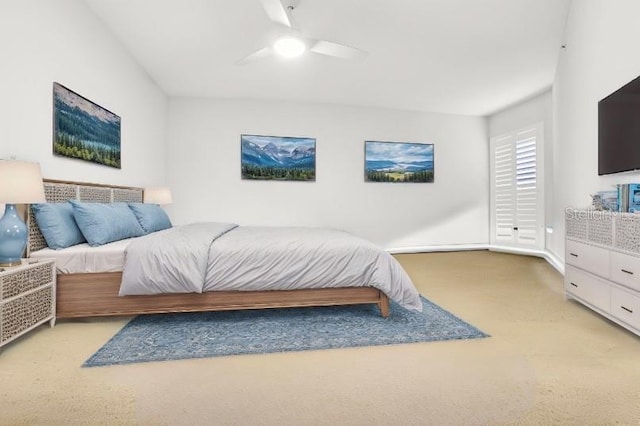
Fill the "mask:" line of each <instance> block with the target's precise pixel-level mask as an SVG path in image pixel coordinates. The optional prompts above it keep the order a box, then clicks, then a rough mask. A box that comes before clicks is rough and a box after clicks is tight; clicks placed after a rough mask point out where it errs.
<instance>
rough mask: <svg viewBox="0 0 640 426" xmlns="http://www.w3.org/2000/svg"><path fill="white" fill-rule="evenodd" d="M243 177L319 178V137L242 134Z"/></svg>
mask: <svg viewBox="0 0 640 426" xmlns="http://www.w3.org/2000/svg"><path fill="white" fill-rule="evenodd" d="M240 151H241V168H242V179H257V180H285V181H286V180H293V181H315V180H316V140H315V139H314V138H296V137H285V136H259V135H241V136H240Z"/></svg>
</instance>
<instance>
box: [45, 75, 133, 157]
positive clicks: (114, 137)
mask: <svg viewBox="0 0 640 426" xmlns="http://www.w3.org/2000/svg"><path fill="white" fill-rule="evenodd" d="M53 154H54V155H58V156H62V157H69V158H77V159H80V160H84V161H90V162H92V163H97V164H104V165H105V166H109V167H115V168H118V169H119V168H121V166H120V117H119V116H117V115H116V114H114V113H112V112H111V111H108V110H106V109H104V108H102V107H101V106H100V105H97V104H95V103H93V102H91V101H90V100H88V99H86V98H85V97H83V96H81V95H79V94H77V93H76V92H74V91H73V90H70V89H67V88H66V87H64V86H63V85H61V84H59V83H53Z"/></svg>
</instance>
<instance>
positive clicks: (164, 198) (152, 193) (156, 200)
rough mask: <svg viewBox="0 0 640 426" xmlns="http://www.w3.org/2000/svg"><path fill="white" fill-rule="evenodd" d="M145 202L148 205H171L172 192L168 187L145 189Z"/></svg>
mask: <svg viewBox="0 0 640 426" xmlns="http://www.w3.org/2000/svg"><path fill="white" fill-rule="evenodd" d="M144 202H145V203H147V204H171V203H172V202H173V200H172V199H171V190H170V189H169V188H168V187H166V186H157V187H150V188H145V189H144Z"/></svg>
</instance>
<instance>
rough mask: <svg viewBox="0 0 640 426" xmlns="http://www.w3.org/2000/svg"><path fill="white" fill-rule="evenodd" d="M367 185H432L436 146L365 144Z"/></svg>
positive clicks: (410, 143) (425, 144)
mask: <svg viewBox="0 0 640 426" xmlns="http://www.w3.org/2000/svg"><path fill="white" fill-rule="evenodd" d="M364 163H365V166H364V169H365V172H364V180H365V181H367V182H409V183H425V182H433V172H434V170H433V144H430V143H413V142H378V141H365V142H364Z"/></svg>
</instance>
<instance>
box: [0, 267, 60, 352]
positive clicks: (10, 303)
mask: <svg viewBox="0 0 640 426" xmlns="http://www.w3.org/2000/svg"><path fill="white" fill-rule="evenodd" d="M55 285H56V275H55V264H54V262H53V261H52V260H41V261H39V262H37V263H33V264H27V263H26V261H23V264H22V265H21V266H16V267H12V268H6V269H5V270H4V271H2V272H0V346H2V345H4V344H5V343H8V342H9V341H11V340H13V339H15V338H17V337H18V336H21V335H22V334H24V333H26V332H27V331H29V330H31V329H33V328H35V327H37V326H38V325H40V324H42V323H44V322H46V321H50V324H51V326H53V325H54V323H55V292H56V288H55Z"/></svg>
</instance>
